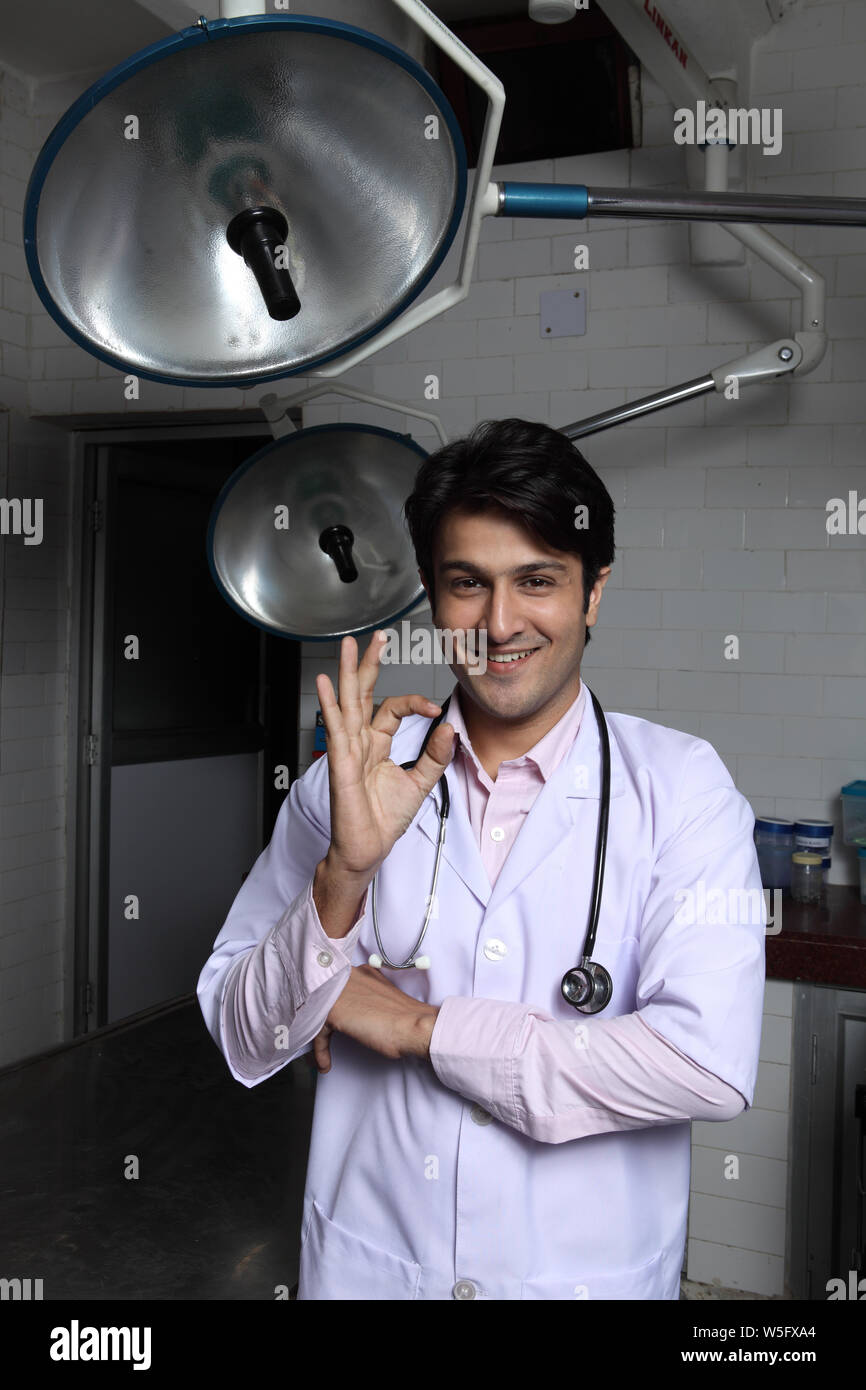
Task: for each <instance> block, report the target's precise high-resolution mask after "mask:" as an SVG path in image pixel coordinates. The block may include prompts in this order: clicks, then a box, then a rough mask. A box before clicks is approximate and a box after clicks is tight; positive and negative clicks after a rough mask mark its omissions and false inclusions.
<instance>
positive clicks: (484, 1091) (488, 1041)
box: [430, 995, 531, 1125]
mask: <svg viewBox="0 0 866 1390" xmlns="http://www.w3.org/2000/svg"><path fill="white" fill-rule="evenodd" d="M530 1012H531V1010H530V1009H529V1007H528V1005H526V1004H515V1003H511V1002H507V1001H505V1000H502V999H471V998H463V997H461V996H458V995H448V996H447V997H446V998H445V999H443V1001H442V1004H441V1005H440V1007H439V1013H438V1015H437V1017H436V1023H435V1025H434V1028H433V1033H432V1036H431V1038H430V1061H431V1063H432V1066H433V1070H434V1071H435V1073H436V1075H437V1076H438V1078H439V1080H440V1081H441V1082H442V1084H443V1085H444V1086H448V1087H449V1088H450V1090H452V1091H458V1092H459V1094H460V1095H461V1096H465V1097H466V1098H467V1100H474V1101H477V1103H478V1104H479V1105H483V1107H484V1109H485V1110H487V1111H488V1112H489V1113H490V1114H491V1115H495V1116H496V1118H497V1119H500V1120H503V1121H504V1122H505V1123H506V1124H512V1125H513V1124H514V1123H515V1118H514V1117H515V1115H516V1105H515V1096H514V1080H513V1075H514V1073H513V1067H514V1055H515V1052H516V1049H517V1042H518V1039H519V1037H520V1034H521V1032H522V1030H523V1027H524V1024H525V1023H526V1018H527V1015H528V1014H529V1013H530Z"/></svg>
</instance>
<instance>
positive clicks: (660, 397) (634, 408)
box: [559, 376, 716, 439]
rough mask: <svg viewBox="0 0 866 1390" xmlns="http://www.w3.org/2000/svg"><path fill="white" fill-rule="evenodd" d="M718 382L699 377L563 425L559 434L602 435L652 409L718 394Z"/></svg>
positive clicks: (568, 437) (576, 435)
mask: <svg viewBox="0 0 866 1390" xmlns="http://www.w3.org/2000/svg"><path fill="white" fill-rule="evenodd" d="M715 389H716V383H715V381H714V380H713V378H712V377H711V376H701V377H696V378H695V379H694V381H686V382H684V383H683V385H682V386H671V387H669V388H668V389H667V390H666V391H658V392H656V394H655V395H654V396H644V397H642V399H641V400H639V401H629V402H628V403H627V404H626V405H617V406H614V408H613V410H605V411H602V413H601V415H590V416H589V418H588V419H586V420H577V421H576V422H575V423H574V424H573V425H562V426H560V429H559V433H560V434H564V435H565V436H566V438H567V439H583V437H584V436H585V435H587V434H599V433H600V432H601V431H602V430H609V429H612V428H613V426H614V425H623V424H625V423H626V421H627V420H634V419H636V418H637V416H639V415H649V414H650V412H651V411H653V410H664V408H665V406H667V405H677V404H678V403H679V402H680V401H686V400H688V399H689V398H690V397H691V396H702V395H704V393H705V392H707V391H715Z"/></svg>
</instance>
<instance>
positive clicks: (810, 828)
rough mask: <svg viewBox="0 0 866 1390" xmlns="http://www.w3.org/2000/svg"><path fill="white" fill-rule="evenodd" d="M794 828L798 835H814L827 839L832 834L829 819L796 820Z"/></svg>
mask: <svg viewBox="0 0 866 1390" xmlns="http://www.w3.org/2000/svg"><path fill="white" fill-rule="evenodd" d="M794 829H795V831H796V832H797V834H798V835H814V836H816V837H821V838H823V839H828V840H829V839H832V836H833V822H832V821H831V820H798V821H795V822H794Z"/></svg>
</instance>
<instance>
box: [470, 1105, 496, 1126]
mask: <svg viewBox="0 0 866 1390" xmlns="http://www.w3.org/2000/svg"><path fill="white" fill-rule="evenodd" d="M469 1114H470V1116H471V1117H472V1119H473V1120H474V1121H475V1123H476V1124H477V1125H489V1124H492V1123H493V1116H492V1115H491V1114H490V1113H489V1111H487V1110H485V1109H484V1106H483V1105H473V1107H472V1109H471V1110H470V1111H469Z"/></svg>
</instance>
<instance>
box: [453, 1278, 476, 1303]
mask: <svg viewBox="0 0 866 1390" xmlns="http://www.w3.org/2000/svg"><path fill="white" fill-rule="evenodd" d="M451 1296H452V1298H474V1297H475V1285H474V1284H473V1283H472V1282H471V1280H469V1279H458V1280H457V1283H456V1284H455V1285H454V1288H453V1289H452V1290H451Z"/></svg>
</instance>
